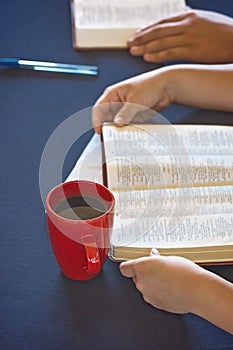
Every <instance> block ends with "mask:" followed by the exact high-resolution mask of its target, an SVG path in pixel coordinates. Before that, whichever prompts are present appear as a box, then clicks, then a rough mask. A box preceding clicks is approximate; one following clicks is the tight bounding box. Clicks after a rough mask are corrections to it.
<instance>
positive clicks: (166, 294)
mask: <svg viewBox="0 0 233 350" xmlns="http://www.w3.org/2000/svg"><path fill="white" fill-rule="evenodd" d="M120 271H121V273H122V275H123V276H125V277H131V278H133V280H134V282H135V285H136V288H137V289H138V290H139V291H140V292H141V293H142V296H143V298H144V300H145V301H146V302H147V303H149V304H151V305H152V306H154V307H157V308H159V309H163V310H166V311H170V312H174V313H187V312H193V310H195V299H198V298H199V297H198V296H200V295H201V292H200V288H199V287H200V283H202V282H203V279H205V275H206V273H207V272H206V271H205V270H204V269H203V268H201V267H200V266H198V265H196V264H194V263H193V262H191V261H189V260H187V259H184V258H181V257H175V256H169V257H164V256H160V255H159V254H158V252H156V251H154V250H152V254H151V256H150V257H145V258H139V259H136V260H130V261H127V262H123V263H121V264H120Z"/></svg>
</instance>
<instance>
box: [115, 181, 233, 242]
mask: <svg viewBox="0 0 233 350" xmlns="http://www.w3.org/2000/svg"><path fill="white" fill-rule="evenodd" d="M113 194H114V195H115V198H116V209H115V222H114V229H113V234H112V244H113V245H114V246H120V245H123V246H130V247H131V246H133V247H153V246H155V247H158V248H159V247H190V246H191V247H194V246H204V245H219V244H233V232H232V227H233V216H232V208H233V187H232V186H213V187H198V188H186V189H166V190H148V191H127V192H113Z"/></svg>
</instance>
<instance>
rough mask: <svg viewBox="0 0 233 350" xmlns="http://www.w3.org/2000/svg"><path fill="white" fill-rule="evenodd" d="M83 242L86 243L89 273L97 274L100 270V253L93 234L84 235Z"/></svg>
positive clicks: (87, 270)
mask: <svg viewBox="0 0 233 350" xmlns="http://www.w3.org/2000/svg"><path fill="white" fill-rule="evenodd" d="M81 239H82V244H83V245H84V248H85V252H86V257H87V269H86V272H87V274H88V275H97V274H98V273H99V271H100V253H99V249H98V247H97V244H96V240H95V237H94V236H93V235H85V236H82V238H81Z"/></svg>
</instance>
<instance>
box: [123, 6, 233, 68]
mask: <svg viewBox="0 0 233 350" xmlns="http://www.w3.org/2000/svg"><path fill="white" fill-rule="evenodd" d="M128 46H129V50H130V53H131V54H132V55H134V56H143V58H144V60H145V61H147V62H155V63H158V62H166V61H176V60H182V61H192V62H198V63H230V62H232V61H233V19H232V18H230V17H227V16H224V15H221V14H218V13H215V12H211V11H202V10H194V11H187V12H186V13H184V14H181V15H178V16H175V17H171V18H168V19H166V20H162V21H160V22H158V23H155V24H152V25H150V26H148V27H144V28H143V29H141V30H139V31H138V32H137V33H136V34H135V36H134V37H132V38H130V39H129V41H128Z"/></svg>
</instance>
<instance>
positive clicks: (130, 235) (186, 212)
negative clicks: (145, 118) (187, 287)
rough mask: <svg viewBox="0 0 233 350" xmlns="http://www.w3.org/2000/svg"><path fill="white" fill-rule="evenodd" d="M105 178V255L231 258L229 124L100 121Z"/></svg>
mask: <svg viewBox="0 0 233 350" xmlns="http://www.w3.org/2000/svg"><path fill="white" fill-rule="evenodd" d="M102 138H103V150H104V157H105V161H106V176H107V178H106V179H105V180H106V181H107V183H106V181H105V184H107V186H108V187H109V189H110V190H111V191H112V192H113V194H114V195H115V198H116V215H115V223H114V229H113V233H112V237H111V251H110V257H112V259H114V260H128V259H132V258H137V257H141V256H145V255H148V254H149V252H150V250H151V248H152V247H156V248H157V249H158V250H159V252H160V254H162V255H179V256H183V257H186V258H188V259H191V260H192V261H195V262H197V263H200V264H210V263H233V128H232V127H230V126H207V125H161V124H160V125H158V124H135V125H128V126H125V127H123V128H117V127H115V126H114V125H113V124H110V123H107V124H105V125H104V126H103V135H102Z"/></svg>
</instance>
